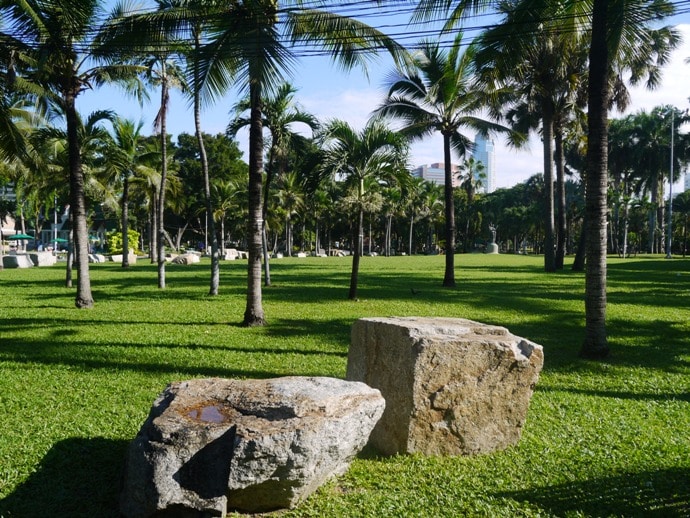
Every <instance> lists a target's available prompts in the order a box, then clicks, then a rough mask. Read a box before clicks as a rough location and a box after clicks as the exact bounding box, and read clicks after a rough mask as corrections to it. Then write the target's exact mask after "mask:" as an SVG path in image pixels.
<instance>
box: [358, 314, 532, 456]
mask: <svg viewBox="0 0 690 518" xmlns="http://www.w3.org/2000/svg"><path fill="white" fill-rule="evenodd" d="M543 362H544V355H543V350H542V347H541V346H540V345H537V344H535V343H532V342H530V341H529V340H525V339H524V338H520V337H518V336H514V335H512V334H510V332H508V330H507V329H505V328H503V327H497V326H489V325H486V324H481V323H479V322H473V321H471V320H464V319H454V318H416V317H408V318H364V319H360V320H358V321H357V322H355V324H354V325H353V327H352V343H351V345H350V352H349V355H348V363H347V379H349V380H356V381H363V382H364V383H366V384H367V385H369V386H371V387H374V388H377V389H379V390H380V391H381V394H382V395H383V397H384V398H385V400H386V409H385V411H384V413H383V417H382V418H381V420H380V421H379V422H378V424H377V425H376V427H375V428H374V431H373V432H372V434H371V442H372V444H373V445H374V446H375V447H376V448H378V449H379V450H380V451H381V452H382V453H385V454H394V453H403V452H407V453H413V452H419V453H423V454H427V455H472V454H477V453H486V452H491V451H494V450H499V449H503V448H505V447H507V446H510V445H512V444H515V443H517V441H518V440H519V439H520V435H521V431H522V427H523V425H524V422H525V419H526V416H527V409H528V407H529V401H530V398H531V396H532V392H533V389H534V386H535V384H536V382H537V380H538V378H539V373H540V371H541V368H542V366H543Z"/></svg>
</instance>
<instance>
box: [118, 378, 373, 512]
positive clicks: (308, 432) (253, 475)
mask: <svg viewBox="0 0 690 518" xmlns="http://www.w3.org/2000/svg"><path fill="white" fill-rule="evenodd" d="M384 406H385V402H384V400H383V397H381V394H380V393H379V391H378V390H375V389H372V388H370V387H367V386H366V385H364V384H363V383H356V382H348V381H344V380H339V379H334V378H303V377H286V378H276V379H269V380H244V381H238V380H226V379H200V380H191V381H185V382H180V383H173V384H171V385H169V386H168V387H167V388H166V389H165V391H164V392H163V393H162V394H161V396H160V397H159V398H158V399H157V400H156V402H155V403H154V405H153V408H152V409H151V413H150V415H149V417H148V419H147V421H146V422H145V423H144V425H143V426H142V429H141V430H140V432H139V434H138V435H137V437H136V439H135V440H134V441H133V442H132V444H131V445H130V448H129V452H128V458H127V468H126V473H125V486H124V490H123V493H122V498H121V511H122V513H123V515H125V516H127V517H148V516H153V515H155V516H157V517H162V516H174V517H178V516H201V515H202V514H204V513H205V515H208V516H224V515H225V512H226V510H227V509H237V510H241V511H248V512H262V511H269V510H273V509H279V508H286V507H294V506H296V505H297V504H298V503H299V502H301V501H302V500H304V499H305V498H306V497H307V496H308V495H310V494H311V493H312V492H313V491H315V490H316V489H317V488H318V487H319V486H321V485H322V484H323V483H324V482H326V481H327V480H328V479H329V478H331V477H333V476H335V475H339V474H342V473H344V472H345V471H346V470H347V468H348V467H349V465H350V462H351V461H352V459H353V458H354V457H355V455H356V454H357V453H358V452H359V451H360V450H361V449H362V448H363V447H364V445H365V444H366V443H367V440H368V438H369V434H370V432H371V430H372V428H373V427H374V424H375V423H376V421H377V420H378V419H379V418H380V417H381V414H382V413H383V408H384Z"/></svg>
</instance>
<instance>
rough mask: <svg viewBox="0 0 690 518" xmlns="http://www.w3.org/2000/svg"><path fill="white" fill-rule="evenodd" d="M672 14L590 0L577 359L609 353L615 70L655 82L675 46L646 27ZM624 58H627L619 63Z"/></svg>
mask: <svg viewBox="0 0 690 518" xmlns="http://www.w3.org/2000/svg"><path fill="white" fill-rule="evenodd" d="M672 12H673V5H672V4H671V3H670V2H666V1H654V2H649V1H645V0H636V1H626V2H624V1H622V0H611V1H608V0H593V9H592V18H591V20H592V39H591V44H590V50H589V85H588V92H587V98H588V114H587V121H588V132H587V135H588V140H587V165H586V171H587V173H586V178H585V192H586V205H585V226H586V228H585V233H586V235H587V243H586V261H587V269H586V272H585V322H586V325H585V340H584V343H583V346H582V349H581V350H580V355H581V356H583V357H586V358H603V357H606V356H608V354H609V346H608V340H607V336H606V228H607V225H606V214H607V199H606V195H607V187H608V182H607V163H608V155H607V152H608V108H609V101H610V98H611V84H612V81H611V77H612V76H613V75H614V73H615V68H614V67H615V65H616V64H618V65H622V67H626V68H628V69H629V70H631V82H633V83H635V82H639V81H641V80H643V79H644V78H645V77H646V78H647V86H648V87H654V86H655V85H656V83H657V82H658V80H659V69H660V67H661V66H663V65H664V64H665V63H666V62H667V61H668V58H669V54H670V50H671V49H673V48H674V47H675V46H676V45H677V43H678V37H677V34H676V33H675V31H673V30H671V29H669V28H668V27H663V28H661V29H655V30H654V29H650V28H649V27H648V23H649V22H650V21H652V20H659V19H662V18H663V17H664V16H667V15H670V14H671V13H672ZM622 58H626V59H627V60H626V59H622Z"/></svg>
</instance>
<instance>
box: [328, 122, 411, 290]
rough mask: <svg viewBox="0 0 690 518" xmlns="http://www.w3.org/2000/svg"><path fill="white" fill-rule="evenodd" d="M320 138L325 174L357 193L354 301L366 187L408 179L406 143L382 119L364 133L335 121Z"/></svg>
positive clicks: (369, 123)
mask: <svg viewBox="0 0 690 518" xmlns="http://www.w3.org/2000/svg"><path fill="white" fill-rule="evenodd" d="M321 138H322V139H323V147H324V168H325V170H326V171H328V172H329V173H330V174H331V175H332V176H333V177H334V178H344V179H345V181H346V182H347V183H348V184H349V186H350V187H352V189H353V190H355V192H356V197H355V202H356V211H357V219H356V228H357V235H356V244H355V246H354V247H353V248H354V250H353V256H352V273H351V275H350V291H349V294H348V298H349V299H350V300H355V299H356V298H357V284H358V277H359V263H360V257H361V252H362V243H363V240H364V212H365V207H364V203H365V194H366V190H365V185H366V182H367V180H371V179H373V180H375V181H388V182H389V183H392V182H394V181H397V182H404V181H406V179H407V177H408V176H409V174H408V173H407V171H406V169H405V167H406V162H407V153H408V147H407V142H406V140H405V138H404V137H403V136H402V135H401V134H399V133H397V132H395V131H393V130H391V129H390V128H388V127H387V126H386V125H385V124H384V122H383V121H382V120H379V119H371V120H370V121H369V122H368V123H367V125H366V126H365V127H364V128H363V129H362V130H361V131H356V130H355V129H353V128H352V126H350V125H349V124H348V123H346V122H344V121H340V120H333V121H330V122H329V123H327V124H326V125H325V127H324V129H323V134H322V136H321ZM401 172H404V175H403V174H401Z"/></svg>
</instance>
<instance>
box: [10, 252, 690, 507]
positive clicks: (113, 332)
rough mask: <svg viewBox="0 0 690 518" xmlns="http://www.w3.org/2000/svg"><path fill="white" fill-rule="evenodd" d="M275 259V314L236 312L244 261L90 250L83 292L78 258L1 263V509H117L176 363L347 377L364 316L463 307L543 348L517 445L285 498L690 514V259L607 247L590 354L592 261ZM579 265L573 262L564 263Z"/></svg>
mask: <svg viewBox="0 0 690 518" xmlns="http://www.w3.org/2000/svg"><path fill="white" fill-rule="evenodd" d="M350 261H351V259H348V258H305V259H282V260H276V261H273V262H272V264H271V274H272V280H273V284H274V285H273V286H272V287H269V288H266V289H265V290H264V309H265V311H266V317H267V319H268V321H269V325H268V326H267V327H265V328H253V329H246V328H242V327H240V326H239V325H237V323H238V322H240V321H241V320H242V315H243V313H244V307H245V299H244V293H245V276H246V261H236V262H228V263H223V264H222V265H221V295H219V296H218V297H215V298H210V297H208V296H207V295H206V294H207V292H208V284H209V263H208V262H205V263H203V262H202V263H201V264H200V265H193V266H178V265H169V266H168V267H167V276H166V278H167V285H168V288H167V289H165V290H158V288H156V268H155V266H152V265H150V264H148V262H146V263H142V262H139V263H137V264H136V265H135V266H132V267H131V268H130V269H129V270H127V271H123V270H122V269H121V268H120V267H119V265H116V264H112V263H110V264H96V265H92V269H91V277H92V287H93V291H94V298H95V299H96V306H95V307H94V308H93V309H92V310H81V311H80V310H77V309H75V308H74V304H73V301H74V290H72V289H66V288H64V287H62V279H63V278H64V269H63V268H64V266H56V267H48V268H40V269H39V268H33V269H29V270H3V271H0V300H2V310H0V516H1V517H3V518H10V517H12V518H17V517H27V518H33V517H39V516H46V517H48V516H50V517H58V516H59V517H62V516H65V517H73V516H74V517H76V516H84V517H86V516H88V517H110V516H117V515H118V512H117V500H118V495H119V490H120V478H121V474H122V469H123V460H124V453H125V449H126V447H127V444H128V442H129V441H130V440H131V439H132V438H133V437H134V436H135V434H136V432H137V431H138V429H139V427H140V426H141V424H142V423H143V421H144V420H145V418H146V416H147V414H148V411H149V408H150V406H151V403H152V402H153V400H154V399H155V398H156V396H157V395H158V394H159V393H160V392H161V391H162V390H163V388H164V387H165V386H166V384H168V383H169V382H171V381H175V380H181V379H187V378H193V377H208V376H222V377H230V378H264V377H274V376H282V375H289V374H290V375H325V376H335V377H344V375H345V366H346V362H347V351H348V344H349V340H350V338H349V333H350V327H351V325H352V322H353V321H354V320H355V319H357V318H360V317H365V316H406V315H421V316H451V317H463V318H469V319H473V320H478V321H482V322H486V323H490V324H498V325H504V326H506V327H508V328H509V329H510V331H511V332H512V333H514V334H516V335H519V336H524V337H526V338H529V339H530V340H533V341H535V342H537V343H539V344H542V345H543V346H544V354H545V366H544V370H543V371H542V375H541V378H540V380H539V383H538V385H537V388H536V391H535V394H534V397H533V399H532V404H531V406H530V410H529V415H528V420H527V424H526V426H525V429H524V432H523V437H522V440H521V442H520V443H519V445H517V446H515V447H512V448H509V449H507V450H505V451H502V452H498V453H494V454H490V455H482V456H478V457H472V458H465V457H451V458H425V457H421V456H396V457H390V458H385V457H381V456H378V455H377V454H376V452H373V451H365V452H364V453H363V454H362V455H361V456H360V458H358V459H357V460H356V461H355V462H354V463H353V465H352V467H351V469H350V471H349V472H348V473H347V474H346V475H345V476H343V477H341V478H339V479H337V480H335V481H334V482H332V483H330V484H328V485H326V486H325V487H323V488H322V489H321V490H320V491H319V492H318V493H317V494H316V495H314V496H312V497H311V498H310V499H309V500H307V502H305V503H304V504H303V505H302V506H301V507H300V508H298V509H296V510H294V511H292V512H289V513H285V514H281V516H324V517H330V516H353V517H354V516H357V517H360V516H371V517H374V516H375V517H381V516H386V517H388V516H390V517H400V516H409V517H439V516H449V517H451V516H453V517H454V516H487V517H494V516H505V517H514V516H534V517H536V516H540V517H543V516H572V517H577V516H659V517H662V516H690V259H687V260H686V259H674V260H665V259H663V258H661V257H650V256H647V257H645V256H642V257H637V258H633V259H628V260H620V259H617V258H612V259H610V261H609V283H608V284H609V312H608V331H609V341H610V346H611V350H612V356H611V357H610V358H609V359H608V360H607V361H605V362H590V361H584V360H581V359H579V358H578V356H577V353H578V351H579V348H580V345H581V342H582V340H583V338H584V332H583V326H584V303H583V293H584V276H583V274H581V273H573V272H571V271H570V270H569V269H566V270H565V271H563V272H559V273H556V274H550V275H546V274H544V273H542V263H543V259H542V258H540V257H524V256H506V255H495V256H485V255H458V256H457V257H456V267H457V272H456V278H457V281H458V287H457V288H455V289H446V288H442V287H441V280H442V278H443V262H444V258H443V256H435V257H394V258H384V257H371V258H370V257H365V258H363V260H362V266H361V272H360V290H359V296H360V299H359V301H357V302H353V301H348V300H347V298H346V297H347V288H348V282H349V271H350V264H351V263H350ZM567 268H569V265H567Z"/></svg>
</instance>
